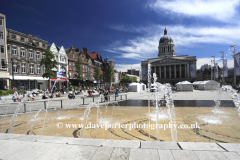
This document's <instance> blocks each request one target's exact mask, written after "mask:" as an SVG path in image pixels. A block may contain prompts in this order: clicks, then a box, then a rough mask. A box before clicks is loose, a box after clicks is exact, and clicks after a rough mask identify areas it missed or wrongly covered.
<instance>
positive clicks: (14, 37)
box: [12, 34, 46, 48]
mask: <svg viewBox="0 0 240 160" xmlns="http://www.w3.org/2000/svg"><path fill="white" fill-rule="evenodd" d="M12 39H15V40H16V35H15V34H12ZM20 41H21V42H25V38H24V37H21V38H20ZM28 41H29V42H30V43H32V40H31V39H29V40H28ZM35 44H36V45H37V46H39V42H36V43H35ZM45 46H46V44H44V43H43V44H42V47H43V48H45Z"/></svg>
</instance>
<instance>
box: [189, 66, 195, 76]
mask: <svg viewBox="0 0 240 160" xmlns="http://www.w3.org/2000/svg"><path fill="white" fill-rule="evenodd" d="M190 71H191V72H190V74H191V77H195V76H196V75H195V73H196V68H195V65H194V64H191V65H190Z"/></svg>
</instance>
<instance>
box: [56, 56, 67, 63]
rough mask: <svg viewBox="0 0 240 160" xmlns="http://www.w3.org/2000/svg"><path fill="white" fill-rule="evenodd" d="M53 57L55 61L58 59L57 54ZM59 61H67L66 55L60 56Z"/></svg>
mask: <svg viewBox="0 0 240 160" xmlns="http://www.w3.org/2000/svg"><path fill="white" fill-rule="evenodd" d="M54 59H55V60H56V61H58V56H55V57H54ZM60 61H62V62H67V58H66V57H63V56H60Z"/></svg>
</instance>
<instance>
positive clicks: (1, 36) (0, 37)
mask: <svg viewBox="0 0 240 160" xmlns="http://www.w3.org/2000/svg"><path fill="white" fill-rule="evenodd" d="M0 39H3V32H2V31H0Z"/></svg>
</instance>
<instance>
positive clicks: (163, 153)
mask: <svg viewBox="0 0 240 160" xmlns="http://www.w3.org/2000/svg"><path fill="white" fill-rule="evenodd" d="M158 154H159V157H160V160H174V158H173V154H172V152H171V151H170V150H158Z"/></svg>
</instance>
